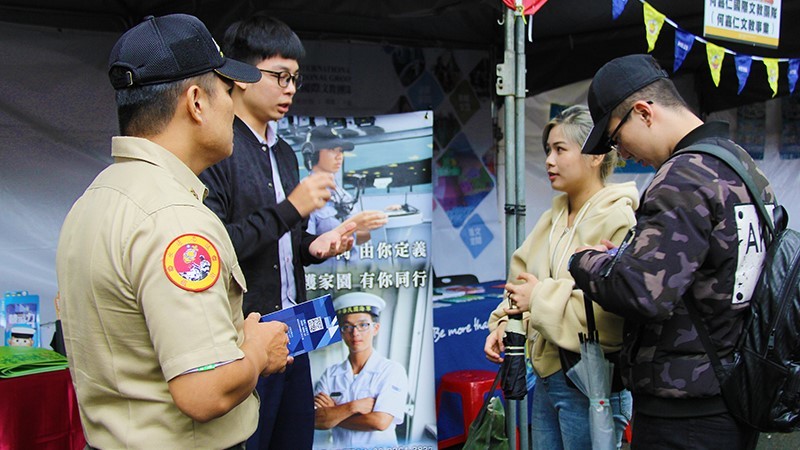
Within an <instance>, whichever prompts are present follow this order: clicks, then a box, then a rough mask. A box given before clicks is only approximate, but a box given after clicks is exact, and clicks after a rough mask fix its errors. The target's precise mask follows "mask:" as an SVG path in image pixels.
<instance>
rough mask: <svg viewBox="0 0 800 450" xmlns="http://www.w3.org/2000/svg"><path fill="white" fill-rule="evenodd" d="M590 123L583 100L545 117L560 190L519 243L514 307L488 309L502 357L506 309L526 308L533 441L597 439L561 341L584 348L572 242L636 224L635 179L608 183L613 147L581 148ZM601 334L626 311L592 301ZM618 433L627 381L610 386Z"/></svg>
mask: <svg viewBox="0 0 800 450" xmlns="http://www.w3.org/2000/svg"><path fill="white" fill-rule="evenodd" d="M591 128H592V119H591V116H590V115H589V110H588V109H587V108H586V107H585V106H573V107H570V108H567V109H565V110H564V111H563V112H561V113H560V114H559V115H558V116H556V117H555V118H553V119H552V120H551V121H550V122H548V123H547V125H545V128H544V130H543V133H542V143H543V145H544V150H545V152H546V153H547V159H546V160H545V165H546V168H547V176H548V178H549V179H550V185H551V186H552V187H553V189H555V190H556V191H560V192H561V194H560V195H557V196H556V197H555V198H554V199H553V203H552V207H551V208H550V209H549V210H547V211H546V212H545V213H544V214H542V216H541V217H540V218H539V221H538V222H537V223H536V226H535V227H534V228H533V230H532V231H531V233H530V234H529V235H528V237H527V238H526V239H525V242H524V243H523V244H522V246H521V247H520V248H519V249H517V250H516V251H515V252H514V255H513V257H512V260H511V266H510V267H509V278H508V283H507V284H506V290H507V293H508V296H509V297H510V298H511V299H512V300H513V303H512V304H516V308H517V309H508V306H509V303H508V302H506V301H503V302H501V303H500V305H498V307H497V309H495V310H494V312H492V315H491V317H490V319H489V326H490V330H492V331H491V333H490V334H489V336H488V337H487V338H486V346H485V348H484V352H485V353H486V356H487V358H489V359H490V360H492V361H494V362H500V361H502V359H501V357H500V353H501V352H502V351H503V350H504V349H503V344H502V339H503V334H504V333H505V328H506V323H507V321H508V313H509V312H511V313H514V312H516V311H518V310H519V311H522V312H523V317H524V322H525V326H526V328H527V334H528V346H529V348H530V350H531V351H530V354H531V356H532V360H533V368H534V371H535V372H536V374H537V376H538V380H537V382H536V388H535V390H534V394H533V408H532V411H531V431H532V432H531V434H532V437H531V439H532V442H533V444H534V448H536V449H547V450H557V449H576V450H583V449H587V448H591V446H592V444H591V437H590V434H589V401H588V398H587V397H586V396H584V395H583V394H582V393H581V392H580V391H579V390H578V389H577V388H575V387H574V386H573V385H571V384H570V383H568V381H567V378H566V376H565V374H564V370H562V367H561V360H560V358H559V348H561V349H563V350H567V351H569V352H574V353H578V352H580V349H579V340H578V333H579V332H581V331H583V332H585V331H586V311H585V307H584V302H583V293H582V291H580V290H576V289H575V288H574V282H573V279H572V276H571V275H570V273H569V271H568V270H567V269H568V267H567V265H568V264H567V263H568V261H569V258H570V256H571V255H572V254H573V253H574V252H575V249H576V248H578V247H582V246H587V245H597V244H600V242H601V240H604V239H606V240H610V241H612V242H614V243H615V244H619V243H620V242H621V241H622V239H623V238H624V236H625V234H626V233H627V231H628V230H629V229H630V228H631V227H632V226H633V225H634V223H635V219H634V213H633V211H634V210H635V209H636V207H637V206H638V204H639V200H638V199H639V194H638V191H637V190H636V185H635V184H634V183H633V182H628V183H622V184H606V179H607V178H608V176H609V175H610V174H611V173H612V172H613V170H614V166H615V165H616V160H617V156H616V154H615V153H614V152H611V153H608V154H605V155H583V154H581V146H582V145H583V142H584V141H585V140H586V137H587V136H588V134H589V131H590V130H591ZM593 307H594V315H595V318H596V323H597V329H598V331H599V334H600V343H601V346H602V348H603V350H604V351H605V352H606V354H609V353H612V352H616V351H619V349H620V347H621V344H622V324H623V321H622V318H620V317H618V316H615V315H613V314H611V313H608V312H605V311H604V310H603V309H602V308H601V307H600V306H599V305H597V304H594V305H593ZM610 400H611V404H612V412H613V414H614V422H615V430H616V437H617V439H616V441H617V445H618V446H620V443H621V440H622V433H623V432H624V430H625V427H626V426H627V424H628V420H629V419H630V416H631V395H630V392H628V391H626V390H624V389H623V388H622V387H621V386H617V390H616V391H615V392H613V393H612V395H611V399H610Z"/></svg>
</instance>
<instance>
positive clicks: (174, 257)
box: [163, 234, 221, 292]
mask: <svg viewBox="0 0 800 450" xmlns="http://www.w3.org/2000/svg"><path fill="white" fill-rule="evenodd" d="M163 264H164V273H166V274H167V278H169V280H170V281H172V283H174V284H175V286H178V287H179V288H181V289H185V290H187V291H192V292H201V291H205V290H206V289H208V288H210V287H211V286H213V285H214V283H216V282H217V279H218V278H219V271H220V265H221V262H220V260H219V253H218V252H217V248H216V247H214V244H212V243H211V242H210V241H209V240H208V239H206V238H204V237H203V236H200V235H198V234H184V235H182V236H178V237H176V238H175V239H173V240H172V242H170V244H169V245H168V246H167V250H166V251H165V252H164V261H163Z"/></svg>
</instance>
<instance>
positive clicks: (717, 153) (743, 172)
mask: <svg viewBox="0 0 800 450" xmlns="http://www.w3.org/2000/svg"><path fill="white" fill-rule="evenodd" d="M681 153H704V154H707V155H711V156H714V157H716V158H717V159H719V160H721V161H722V162H724V163H725V164H727V165H728V167H730V168H731V169H733V171H734V172H736V174H737V175H739V178H741V179H742V182H743V183H744V185H745V186H746V187H747V190H748V191H749V192H750V196H751V197H752V198H753V203H755V205H756V208H757V209H758V212H759V214H760V215H761V220H763V221H764V223H766V224H767V227H768V228H769V232H770V235H771V236H775V225H774V224H773V223H772V216H771V215H770V214H769V213H768V212H767V207H766V206H764V200H762V199H761V192H760V191H759V190H758V188H757V187H756V183H755V182H754V181H753V177H752V176H751V175H750V171H749V170H747V168H745V166H744V164H742V162H741V161H740V160H739V158H737V157H736V155H734V154H733V152H731V151H730V150H728V149H727V148H725V147H722V146H719V145H712V144H695V145H690V146H689V147H686V148H684V149H682V150H679V151H677V152H675V153H674V154H673V156H674V155H678V154H681Z"/></svg>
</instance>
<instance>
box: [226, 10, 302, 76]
mask: <svg viewBox="0 0 800 450" xmlns="http://www.w3.org/2000/svg"><path fill="white" fill-rule="evenodd" d="M222 52H223V53H224V54H225V56H226V57H227V58H232V59H237V60H239V61H242V62H246V63H248V64H252V65H256V64H258V63H260V62H261V61H263V60H265V59H267V58H272V57H274V56H279V57H282V58H286V59H294V60H296V61H300V60H301V59H303V58H304V57H305V56H306V50H305V48H303V44H302V43H301V42H300V38H298V37H297V35H296V34H295V32H294V31H292V29H291V28H289V26H288V25H286V24H285V23H283V22H281V21H280V20H278V19H275V18H272V17H269V16H267V15H265V14H263V13H261V12H259V13H256V14H254V15H252V16H250V17H248V18H247V19H244V20H240V21H238V22H234V23H232V24H231V25H230V26H229V27H228V29H227V30H226V31H225V37H224V38H223V41H222Z"/></svg>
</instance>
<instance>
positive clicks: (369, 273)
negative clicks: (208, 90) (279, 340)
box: [278, 111, 436, 449]
mask: <svg viewBox="0 0 800 450" xmlns="http://www.w3.org/2000/svg"><path fill="white" fill-rule="evenodd" d="M278 133H279V134H280V135H281V136H282V137H283V138H284V139H286V141H287V142H289V143H290V144H291V145H292V147H293V148H294V150H295V152H296V155H297V158H298V162H299V165H300V167H301V169H300V172H301V173H300V177H301V179H302V178H304V177H306V176H308V174H309V173H311V172H312V171H314V172H319V171H328V172H329V173H333V175H334V178H335V180H336V189H335V190H334V191H333V192H332V197H331V201H330V202H328V204H327V205H326V206H325V207H323V208H321V209H319V210H317V211H316V212H315V213H314V214H312V217H310V218H309V222H310V225H309V227H310V230H309V231H311V232H313V233H315V234H321V233H323V232H325V231H328V230H329V229H332V228H333V227H335V226H337V225H338V224H340V223H342V222H343V221H346V220H347V219H348V218H350V217H354V216H355V215H357V214H359V213H361V212H365V211H366V212H369V211H383V212H384V213H385V214H387V216H388V222H387V223H386V224H385V225H383V226H381V227H379V228H377V229H374V230H372V231H371V232H370V233H368V236H367V237H366V240H362V241H361V242H360V244H359V245H356V246H354V247H353V249H352V250H351V251H350V252H349V253H346V254H343V255H340V256H339V257H337V258H331V259H329V260H328V261H326V262H324V263H322V264H319V265H312V266H309V267H306V280H305V282H306V288H307V289H308V297H309V298H315V297H319V296H322V295H325V294H331V295H332V296H333V299H334V304H336V299H337V298H352V297H353V295H349V296H348V294H353V293H366V294H368V295H362V296H361V297H373V298H375V297H377V298H379V299H380V300H379V301H382V305H383V307H382V308H381V309H380V313H379V315H378V316H377V318H375V322H377V323H378V324H379V326H378V327H376V326H372V327H371V328H369V329H366V327H367V326H368V325H366V323H367V322H369V320H365V325H364V327H365V330H361V328H359V329H358V330H359V331H356V330H353V328H354V326H350V329H349V330H348V332H345V333H343V339H342V342H340V343H336V344H333V345H330V346H327V347H325V348H321V349H318V350H316V351H313V352H311V353H310V359H311V372H312V382H313V383H314V384H315V390H316V391H319V390H320V389H321V385H322V383H323V382H321V381H320V379H321V378H323V377H324V380H325V381H324V383H326V386H327V381H329V379H330V378H331V377H333V376H334V375H332V374H335V373H337V372H335V370H336V367H337V366H338V367H343V368H344V369H348V370H344V372H350V370H349V369H350V368H351V366H349V362H347V361H348V355H349V353H350V348H351V347H352V348H354V349H356V348H363V346H364V345H370V342H367V341H366V338H365V337H364V336H366V335H371V336H372V338H371V339H372V342H371V345H372V347H373V352H372V356H370V358H369V362H368V363H367V365H366V366H364V367H365V369H364V370H362V371H361V372H360V373H359V374H358V375H356V376H353V375H352V374H349V375H348V374H344V375H342V374H340V375H341V376H349V377H350V378H352V383H351V381H348V385H344V386H343V385H341V380H339V381H340V384H339V387H338V388H335V389H328V390H329V391H331V392H326V393H325V394H326V395H327V396H328V397H329V398H330V399H332V401H333V402H335V403H336V405H337V406H338V405H341V404H344V403H347V402H350V401H356V400H360V399H364V398H372V399H375V400H374V402H370V401H368V405H369V406H370V407H374V408H375V409H376V410H380V412H383V413H389V414H390V415H391V416H392V422H391V425H390V426H389V428H388V431H384V432H382V434H381V435H378V434H375V435H374V436H367V435H365V433H364V432H353V431H350V430H349V428H348V426H349V425H348V421H347V420H343V421H341V423H340V424H339V425H338V426H337V427H333V428H331V429H318V430H317V431H316V433H315V440H314V448H317V449H333V448H387V447H397V446H399V447H406V446H414V447H416V448H435V447H436V435H435V430H436V414H435V405H434V398H435V393H434V381H433V374H434V365H433V337H432V329H433V326H432V313H431V301H432V300H431V278H430V266H431V263H430V261H431V259H430V257H431V255H430V247H431V216H432V213H431V207H432V206H431V205H432V202H433V200H432V191H433V189H432V184H431V158H432V149H433V141H432V135H433V113H432V111H420V112H410V113H402V114H392V115H383V116H366V117H308V116H306V117H298V116H294V117H287V118H286V119H284V120H283V121H282V122H281V123H280V124H279V128H278ZM318 138H320V139H318ZM330 142H335V145H336V146H338V149H339V150H338V151H336V150H334V151H333V152H332V153H330V150H329V149H324V147H325V146H326V145H327V146H329V145H331V144H330ZM323 152H324V154H323ZM331 154H332V155H333V156H330V155H331ZM328 157H331V158H335V159H336V161H337V163H336V164H334V165H333V166H331V165H326V164H325V161H326V159H325V158H328ZM343 296H348V297H343ZM358 307H360V306H358V305H356V306H355V308H358ZM362 316H365V317H367V318H369V317H370V316H369V315H364V314H362ZM342 323H344V322H342V321H341V319H340V322H339V324H340V325H341V324H342ZM340 328H341V326H340ZM348 337H349V339H348ZM358 346H362V347H358ZM376 355H377V356H376ZM373 358H375V359H374V360H373ZM382 358H385V359H386V360H388V362H385V361H384V362H383V365H382V366H381V367H383V369H381V370H383V371H387V372H386V373H374V372H369V371H367V370H366V369H369V370H372V371H375V370H377V369H376V368H375V367H372V366H373V365H374V364H372V363H373V362H374V361H378V360H380V361H383V359H382ZM359 369H361V368H359ZM326 370H328V374H327V375H323V374H325V372H326ZM388 371H391V372H392V373H388ZM359 377H361V378H359ZM367 377H368V378H367ZM367 379H368V380H369V381H365V380H367ZM348 380H349V379H348ZM385 380H389V381H388V382H384V381H385ZM387 402H388V404H387ZM368 433H372V432H368ZM375 433H378V432H375Z"/></svg>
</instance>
